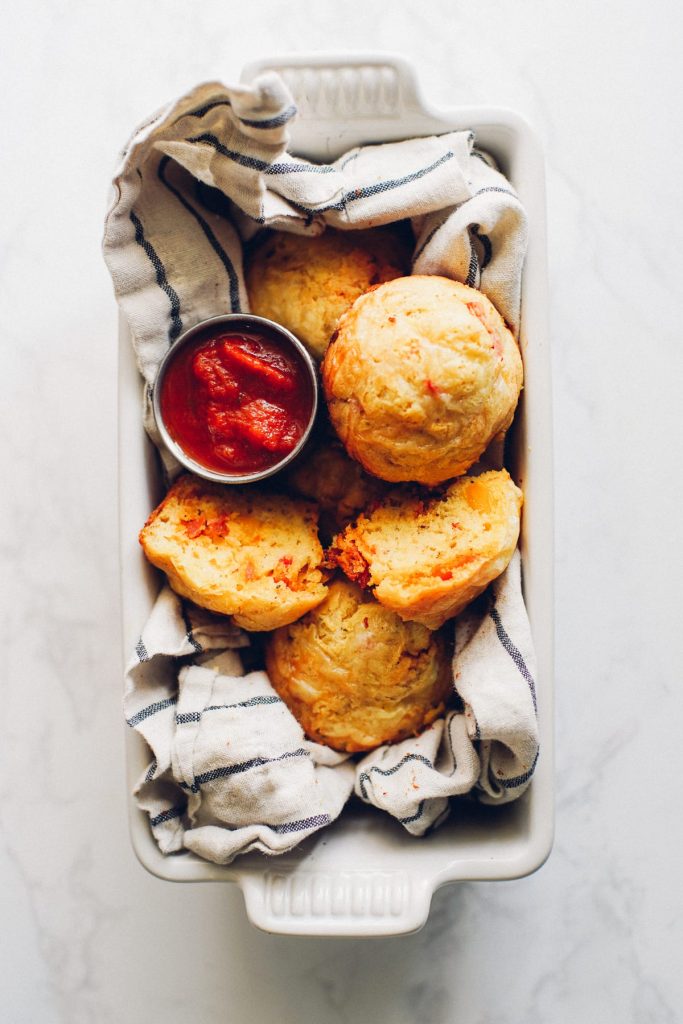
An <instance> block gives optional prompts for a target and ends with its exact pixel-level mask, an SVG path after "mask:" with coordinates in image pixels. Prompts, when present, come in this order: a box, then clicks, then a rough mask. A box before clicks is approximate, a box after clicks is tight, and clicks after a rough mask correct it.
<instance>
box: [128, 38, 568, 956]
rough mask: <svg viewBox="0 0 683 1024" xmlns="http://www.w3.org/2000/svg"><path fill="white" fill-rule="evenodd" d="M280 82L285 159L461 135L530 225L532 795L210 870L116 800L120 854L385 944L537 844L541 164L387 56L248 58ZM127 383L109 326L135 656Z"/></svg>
mask: <svg viewBox="0 0 683 1024" xmlns="http://www.w3.org/2000/svg"><path fill="white" fill-rule="evenodd" d="M266 68H273V69H275V70H277V71H278V72H279V73H280V74H281V75H282V76H283V77H284V79H285V81H286V82H287V83H288V85H289V87H290V89H291V91H292V93H293V95H294V97H295V100H296V103H297V106H298V107H299V111H300V117H299V119H298V120H297V122H296V124H295V126H294V128H293V130H292V140H293V149H294V150H295V151H296V152H297V153H299V154H301V155H305V156H307V157H309V158H311V159H314V160H321V161H327V160H331V159H335V158H336V157H338V156H339V155H340V154H341V153H342V152H344V150H346V149H349V148H350V147H352V146H356V145H359V144H360V143H368V142H389V141H395V140H400V139H405V138H410V137H411V136H418V135H420V136H425V135H431V134H438V133H443V132H448V131H453V130H457V129H467V128H472V129H474V130H475V132H476V139H477V145H478V146H479V147H481V148H483V149H486V150H488V151H489V152H490V153H492V154H493V156H494V157H495V158H496V160H497V161H498V162H499V164H500V166H501V169H502V170H503V171H504V173H505V174H506V175H507V176H508V177H509V178H510V180H511V181H512V182H513V184H514V186H515V188H516V189H517V190H518V192H519V195H520V197H521V199H522V202H523V203H524V205H525V206H526V209H527V211H528V215H529V222H530V242H529V251H528V256H527V259H526V264H525V269H524V279H523V288H522V323H521V337H520V343H521V348H522V352H523V356H524V362H525V390H524V397H523V401H522V403H521V405H520V408H519V410H518V413H517V418H516V426H515V430H514V435H513V444H514V452H513V458H514V465H513V466H512V467H511V468H512V470H513V472H514V474H515V476H516V477H517V479H518V480H519V481H521V483H522V486H523V488H524V493H525V499H526V500H525V508H524V520H523V529H522V537H521V549H522V559H523V573H524V591H525V598H526V603H527V607H528V611H529V617H530V620H531V627H532V631H533V636H534V641H535V645H536V650H537V655H538V680H537V692H538V707H539V718H540V738H541V756H540V759H539V762H538V767H537V769H536V773H535V775H534V778H533V781H532V784H531V786H530V788H529V790H528V791H527V792H526V793H525V795H524V796H523V797H522V798H521V799H520V800H518V801H517V802H515V803H513V804H510V805H507V806H503V807H498V808H488V807H479V806H472V807H466V808H461V807H460V806H458V810H457V812H456V813H455V814H454V815H453V817H452V820H451V821H450V822H449V823H447V824H446V825H444V826H443V827H442V828H441V829H439V830H437V831H436V832H435V833H434V834H432V835H429V836H427V837H424V838H421V839H418V838H414V837H412V836H410V835H408V834H407V833H406V832H405V831H404V830H403V829H402V828H401V826H400V825H398V824H396V823H395V822H394V821H392V820H391V819H390V818H388V817H387V816H385V815H383V814H381V813H379V812H377V811H375V810H373V809H370V808H365V807H358V806H355V805H354V806H353V807H352V808H347V809H346V810H345V811H344V813H343V814H342V816H341V818H340V819H339V820H338V821H337V822H336V823H335V824H334V825H333V826H331V827H330V828H328V829H325V830H323V831H322V832H320V833H318V834H317V836H315V837H313V838H312V839H310V840H308V841H307V842H306V843H305V844H304V845H302V846H301V847H299V848H298V849H297V850H295V851H294V852H293V853H291V854H289V855H286V856H283V857H279V858H266V857H265V856H262V855H257V854H251V855H249V856H247V857H243V858H241V859H238V860H237V861H236V862H235V863H234V864H232V865H231V866H229V867H220V866H217V865H214V864H211V863H208V862H206V861H203V860H200V859H199V858H196V857H195V856H193V855H191V854H187V855H185V856H182V857H164V856H163V855H162V854H161V853H160V852H159V850H158V848H157V846H156V843H155V841H154V839H153V838H152V834H151V832H150V829H149V826H148V823H147V817H146V815H144V814H143V813H142V812H141V811H139V810H138V809H137V808H136V807H135V805H134V802H133V800H132V799H130V824H131V834H132V842H133V846H134V849H135V852H136V854H137V856H138V858H139V860H140V861H141V863H142V864H143V865H144V866H145V867H146V868H147V869H148V870H149V871H150V872H152V873H153V874H154V875H157V876H159V877H160V878H164V879H168V880H172V881H179V882H200V881H224V882H237V884H238V885H240V886H241V888H242V891H243V893H244V898H245V901H246V907H247V913H248V915H249V917H250V919H251V921H252V922H253V923H254V924H256V925H258V926H259V927H260V928H263V929H266V930H267V931H271V932H280V933H289V934H299V935H359V936H367V935H390V934H400V933H403V932H409V931H413V930H415V929H417V928H419V927H420V926H421V925H423V924H424V923H425V921H426V920H427V916H428V913H429V906H430V901H431V897H432V894H433V892H434V891H435V889H437V888H438V887H439V886H441V885H444V884H445V883H448V882H457V881H463V880H470V881H471V880H496V879H498V880H500V879H510V878H517V877H520V876H522V875H526V874H529V873H530V872H532V871H534V870H535V869H536V868H538V867H539V866H540V865H541V864H542V863H543V861H544V860H545V858H546V857H547V856H548V853H549V852H550V848H551V845H552V836H553V807H554V798H553V726H552V722H553V709H552V672H553V654H552V642H553V510H552V435H551V429H552V421H551V389H550V359H549V338H548V326H547V280H546V240H545V185H544V169H543V159H542V155H541V152H540V150H539V146H538V143H537V141H536V139H535V137H534V135H533V133H532V132H531V130H530V129H529V127H528V125H527V124H526V123H525V122H524V121H523V120H522V119H520V118H519V117H518V116H517V115H516V114H514V113H511V112H510V111H507V110H503V109H499V108H481V107H453V108H450V109H448V110H436V109H433V108H432V107H430V106H429V104H427V103H426V102H425V101H424V100H423V98H422V97H421V95H420V93H419V90H418V88H417V83H416V80H415V76H414V73H413V70H412V68H411V67H410V65H409V64H407V63H406V62H405V61H404V60H403V59H401V58H396V57H393V56H377V55H359V56H355V55H354V56H348V55H347V56H327V55H316V56H313V57H306V56H296V57H289V56H288V57H286V58H282V59H275V60H263V61H259V62H257V63H255V64H251V65H249V67H247V68H246V69H245V70H244V72H243V74H242V79H243V80H244V81H249V80H251V79H252V78H253V77H254V75H256V74H257V73H258V72H259V71H262V70H264V69H266ZM140 410H141V380H140V378H139V376H138V373H137V370H136V368H135V364H134V360H133V354H132V348H131V345H130V338H129V335H128V330H127V327H126V325H125V323H124V322H123V321H122V322H121V329H120V373H119V413H120V439H119V494H120V538H121V539H120V554H121V586H122V609H123V645H124V655H125V658H126V660H127V659H128V656H129V654H130V652H131V651H132V650H133V649H134V647H135V642H136V640H137V638H138V636H139V634H140V629H141V626H142V624H143V623H144V622H145V620H146V618H147V616H148V613H149V611H150V608H151V606H152V603H153V601H154V598H155V596H156V593H157V591H158V588H159V585H160V578H159V576H158V575H157V573H156V571H155V570H152V569H151V568H150V566H149V565H148V564H147V563H146V562H145V560H144V558H143V556H142V554H141V551H140V548H139V545H138V542H137V535H138V530H139V529H140V526H141V524H142V523H144V521H145V519H146V518H147V515H148V513H149V511H150V509H151V508H152V507H153V506H154V504H155V503H156V502H157V500H158V499H159V498H160V481H159V477H158V468H157V462H156V456H155V453H154V452H153V450H152V446H151V445H150V443H149V441H148V440H147V438H146V436H145V434H144V432H143V429H142V425H141V421H140ZM127 754H128V779H127V783H128V792H129V794H130V793H131V791H132V789H133V786H134V784H135V782H136V780H137V779H138V778H139V777H140V774H141V773H142V771H143V769H144V768H145V767H146V765H147V764H148V762H149V752H148V750H147V748H146V746H145V744H144V741H143V740H142V739H141V738H140V737H139V736H138V735H137V734H136V733H134V732H133V730H130V729H128V730H127Z"/></svg>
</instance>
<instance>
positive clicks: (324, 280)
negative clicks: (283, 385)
mask: <svg viewBox="0 0 683 1024" xmlns="http://www.w3.org/2000/svg"><path fill="white" fill-rule="evenodd" d="M409 267H410V253H409V250H408V246H407V245H406V243H405V241H404V240H403V238H402V236H400V235H399V233H398V232H397V231H396V230H395V229H392V228H373V229H372V230H363V231H335V230H334V228H327V229H326V230H325V231H324V232H323V234H322V235H316V236H315V237H311V236H304V235H292V234H289V233H287V232H275V233H274V234H272V235H270V236H269V237H268V238H267V239H266V240H265V241H264V242H263V243H261V244H260V245H258V246H257V247H256V249H255V250H254V252H253V253H252V254H251V256H250V257H249V258H248V260H247V268H246V281H247V291H248V293H249V303H250V307H251V312H252V313H255V314H256V315H257V316H264V317H267V318H268V319H269V320H274V321H275V322H276V323H279V324H282V325H283V327H286V328H288V330H290V331H291V332H292V333H293V334H295V335H296V337H297V338H300V339H301V341H303V343H304V344H305V345H306V346H307V348H308V349H309V351H310V352H311V354H312V355H313V356H315V357H316V358H317V359H321V358H322V356H323V354H324V352H325V349H326V348H327V344H328V342H329V340H330V336H331V335H332V333H333V331H334V329H335V328H336V326H337V320H338V319H339V317H340V316H341V314H342V313H343V312H344V310H346V309H348V307H349V306H350V305H351V303H352V302H354V301H355V300H356V299H357V298H358V296H359V295H362V294H363V292H365V291H367V290H368V288H371V287H372V286H373V285H376V284H381V283H382V282H383V281H390V280H391V279H392V278H394V277H401V276H402V275H403V274H406V273H407V272H408V269H409Z"/></svg>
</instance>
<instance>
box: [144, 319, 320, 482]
mask: <svg viewBox="0 0 683 1024" xmlns="http://www.w3.org/2000/svg"><path fill="white" fill-rule="evenodd" d="M221 327H226V328H228V329H229V330H231V331H234V332H235V333H236V334H238V333H239V332H240V331H244V332H246V333H249V332H253V333H255V334H259V333H261V334H263V335H265V337H266V338H267V337H268V335H269V334H270V335H271V336H272V335H275V336H276V337H278V338H279V339H280V340H281V341H282V342H284V343H285V347H286V346H290V347H291V348H293V349H294V350H295V351H296V353H297V356H298V357H299V359H300V361H301V363H302V364H303V366H304V368H305V370H306V372H307V374H308V377H309V380H310V384H311V394H312V399H313V400H312V403H311V415H310V417H309V420H308V423H307V425H306V429H305V430H304V432H303V434H302V436H301V437H300V439H299V441H298V442H297V444H296V445H295V447H294V448H293V449H292V450H291V452H288V453H287V454H286V455H285V456H284V457H283V458H281V459H279V460H278V461H277V462H275V463H273V465H271V466H265V467H263V468H262V469H258V470H255V471H254V472H251V473H221V472H218V471H216V470H214V469H208V468H207V467H206V466H203V465H202V464H201V463H200V462H197V461H196V460H195V459H193V458H191V457H190V456H189V455H188V454H187V453H186V452H185V451H184V450H183V448H182V447H181V446H180V445H179V444H178V442H177V441H175V440H174V438H172V437H171V435H170V434H169V432H168V430H167V429H166V425H165V423H164V419H163V416H162V413H161V388H162V385H163V381H164V376H165V374H166V370H167V369H168V367H169V366H170V364H171V362H172V361H173V359H174V358H175V356H176V355H177V354H178V353H179V352H180V350H181V348H183V347H184V346H185V345H187V344H189V343H190V342H191V341H193V340H194V339H195V338H196V337H197V335H200V334H206V335H207V340H208V337H209V336H210V334H211V333H212V332H213V331H216V332H218V331H219V330H220V328H221ZM318 390H319V388H318V374H317V369H316V365H315V363H314V361H313V359H312V358H311V356H310V354H309V353H308V350H307V349H306V348H305V347H304V345H303V344H302V343H301V342H300V341H299V339H298V338H296V337H295V336H294V335H293V334H292V333H291V332H290V331H288V330H287V329H286V328H284V327H282V326H281V325H280V324H276V323H274V322H273V321H272V320H266V319H265V317H261V316H252V315H251V314H250V313H226V314H224V315H223V316H214V317H210V318H209V319H208V320H202V321H200V323H198V324H195V325H194V327H190V328H189V329H188V330H187V331H184V332H183V333H182V334H181V335H180V336H179V338H178V339H177V341H176V342H175V343H174V344H173V345H172V346H171V348H170V349H169V350H168V352H167V353H166V355H165V356H164V358H163V359H162V361H161V365H160V366H159V372H158V373H157V377H156V380H155V382H154V389H153V392H152V407H153V410H154V418H155V420H156V424H157V428H158V430H159V433H160V435H161V438H162V440H163V442H164V445H165V446H166V448H168V450H169V452H170V453H171V454H172V455H173V456H175V458H176V459H177V460H178V462H180V463H181V465H183V466H184V467H185V468H186V469H188V470H189V471H190V472H191V473H195V474H196V475H197V476H201V477H203V478H204V479H205V480H212V481H214V483H219V484H251V483H256V482H257V481H258V480H265V479H266V478H267V477H269V476H272V475H273V474H274V473H277V472H279V470H281V469H284V467H285V466H287V465H288V464H289V463H290V462H292V460H293V459H295V458H296V457H297V455H298V454H299V453H300V452H301V449H302V448H303V447H304V445H305V444H306V441H307V440H308V438H309V435H310V433H311V430H312V429H313V424H314V422H315V417H316V413H317V411H318Z"/></svg>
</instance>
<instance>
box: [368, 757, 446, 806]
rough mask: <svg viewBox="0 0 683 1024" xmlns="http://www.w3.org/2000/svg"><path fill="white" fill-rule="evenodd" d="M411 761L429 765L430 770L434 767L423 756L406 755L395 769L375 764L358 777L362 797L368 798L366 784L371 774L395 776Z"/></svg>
mask: <svg viewBox="0 0 683 1024" xmlns="http://www.w3.org/2000/svg"><path fill="white" fill-rule="evenodd" d="M409 761H420V762H421V763H422V764H425V765H427V767H428V768H433V767H434V765H433V764H432V762H431V761H430V760H429V758H427V757H424V756H423V755H422V754H406V755H405V757H403V758H401V760H400V761H399V762H398V764H395V765H394V767H393V768H380V767H379V765H376V764H373V765H371V766H370V768H368V770H367V771H366V772H361V773H360V775H359V776H358V782H359V784H360V791H361V795H362V796H363V797H364V799H367V796H368V793H367V789H366V786H365V784H366V782H370V772H377V774H378V775H395V773H396V772H397V771H398V770H399V768H402V767H403V765H404V764H407V763H408V762H409Z"/></svg>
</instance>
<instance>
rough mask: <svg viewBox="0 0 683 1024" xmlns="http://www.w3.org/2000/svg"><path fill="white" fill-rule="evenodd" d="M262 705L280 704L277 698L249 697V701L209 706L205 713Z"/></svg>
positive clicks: (280, 701)
mask: <svg viewBox="0 0 683 1024" xmlns="http://www.w3.org/2000/svg"><path fill="white" fill-rule="evenodd" d="M264 704H282V700H281V699H280V698H279V697H266V696H263V697H250V698H249V700H241V701H239V702H238V703H237V704H210V705H209V707H208V708H204V710H205V711H224V710H226V709H228V708H256V707H263V705H264Z"/></svg>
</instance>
